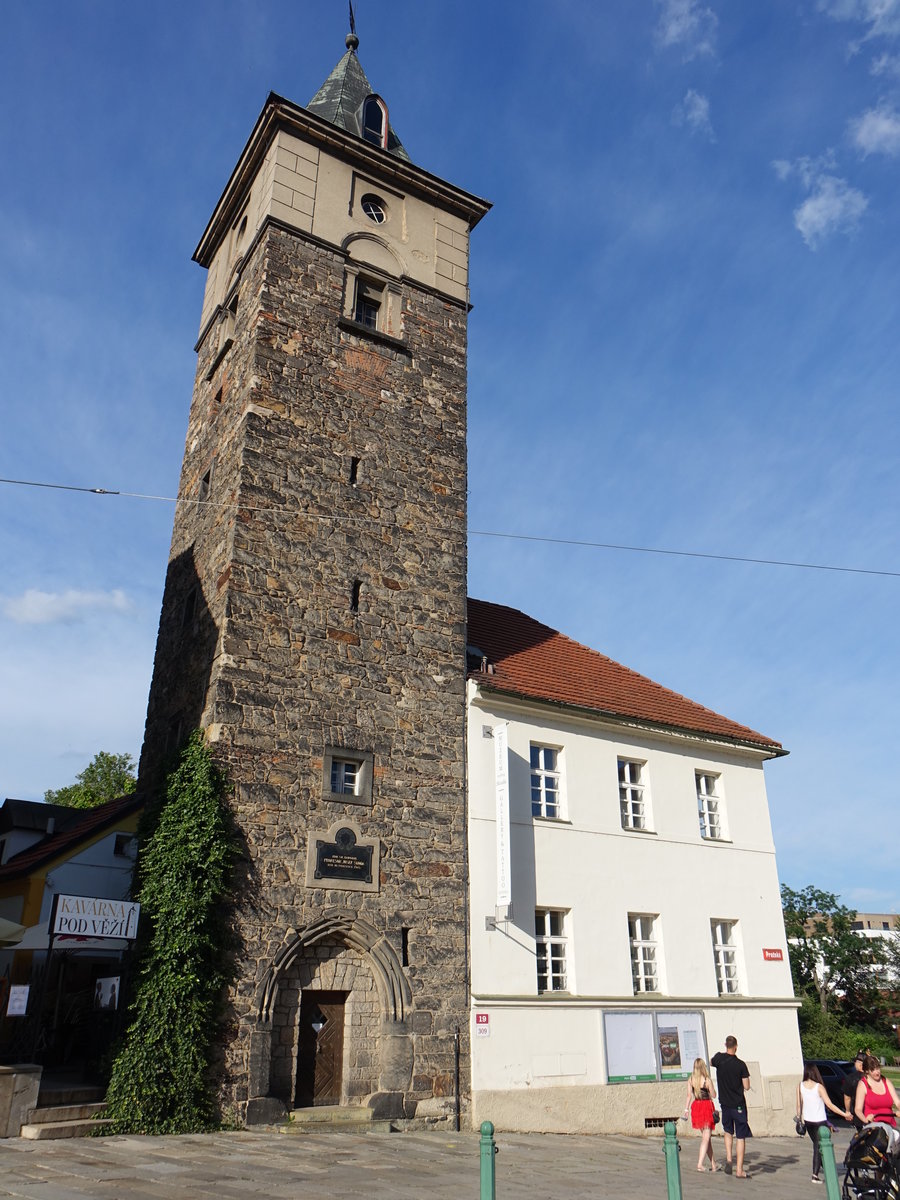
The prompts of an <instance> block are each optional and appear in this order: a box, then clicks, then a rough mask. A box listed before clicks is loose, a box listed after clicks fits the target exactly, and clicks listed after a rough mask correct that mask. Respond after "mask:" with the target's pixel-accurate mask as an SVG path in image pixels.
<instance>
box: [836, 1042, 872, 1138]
mask: <svg viewBox="0 0 900 1200" xmlns="http://www.w3.org/2000/svg"><path fill="white" fill-rule="evenodd" d="M865 1056H866V1052H865V1050H860V1052H859V1054H857V1056H856V1058H855V1059H854V1060H853V1070H851V1071H848V1072H847V1074H846V1075H845V1076H844V1079H843V1082H842V1083H841V1091H842V1092H843V1093H844V1115H845V1117H846V1118H847V1120H848V1121H852V1122H853V1124H854V1126H855V1127H856V1132H857V1133H859V1131H860V1130H861V1129H862V1121H861V1120H860V1119H859V1117H858V1116H857V1115H856V1089H857V1088H858V1087H859V1081H860V1080H861V1079H862V1077H863V1059H864V1058H865Z"/></svg>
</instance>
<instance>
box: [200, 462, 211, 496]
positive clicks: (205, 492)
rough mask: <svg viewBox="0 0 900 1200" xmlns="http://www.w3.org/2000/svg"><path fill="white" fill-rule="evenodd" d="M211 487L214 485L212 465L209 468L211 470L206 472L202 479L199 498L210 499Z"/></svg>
mask: <svg viewBox="0 0 900 1200" xmlns="http://www.w3.org/2000/svg"><path fill="white" fill-rule="evenodd" d="M211 487H212V467H210V468H209V470H208V471H207V472H206V474H205V475H204V476H203V478H202V479H201V480H200V489H199V491H198V494H197V495H198V499H199V500H208V499H209V493H210V489H211Z"/></svg>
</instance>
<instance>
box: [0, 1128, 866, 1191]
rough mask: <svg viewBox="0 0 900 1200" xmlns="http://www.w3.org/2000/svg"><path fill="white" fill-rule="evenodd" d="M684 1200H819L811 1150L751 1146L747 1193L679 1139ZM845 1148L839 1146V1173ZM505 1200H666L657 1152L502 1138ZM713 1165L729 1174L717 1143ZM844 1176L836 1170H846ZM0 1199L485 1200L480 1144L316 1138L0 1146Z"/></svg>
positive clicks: (636, 1141)
mask: <svg viewBox="0 0 900 1200" xmlns="http://www.w3.org/2000/svg"><path fill="white" fill-rule="evenodd" d="M679 1136H680V1138H681V1146H682V1151H681V1170H682V1180H683V1195H684V1200H721V1198H722V1197H728V1198H729V1200H734V1197H735V1193H738V1194H739V1195H741V1194H743V1193H745V1192H749V1193H750V1194H751V1195H759V1194H761V1193H762V1194H765V1195H767V1196H771V1197H777V1198H778V1200H800V1198H801V1197H804V1198H807V1200H809V1198H810V1197H812V1198H813V1200H815V1197H820V1198H821V1200H825V1187H824V1185H822V1186H819V1187H817V1186H816V1185H815V1184H813V1183H811V1182H810V1162H811V1153H812V1150H811V1145H810V1142H809V1139H808V1138H803V1139H802V1140H801V1139H800V1138H754V1139H753V1140H752V1141H751V1142H748V1143H747V1148H748V1153H747V1163H746V1165H747V1169H748V1171H750V1172H751V1175H752V1178H751V1179H749V1180H746V1181H742V1180H739V1179H737V1178H735V1177H734V1176H726V1175H724V1174H723V1173H721V1172H720V1173H718V1174H716V1175H709V1174H706V1175H700V1174H698V1173H697V1170H696V1165H697V1158H696V1154H697V1142H696V1141H695V1140H694V1138H693V1137H692V1136H690V1135H685V1134H684V1133H681V1134H680V1135H679ZM848 1140H849V1138H848V1135H847V1133H846V1132H845V1131H843V1130H841V1131H839V1132H838V1133H837V1134H836V1137H835V1144H836V1158H837V1161H838V1164H840V1163H841V1161H842V1159H843V1156H844V1151H845V1149H846V1146H847V1142H848ZM497 1144H498V1146H499V1148H500V1153H499V1154H498V1156H497V1200H526V1198H527V1200H581V1198H582V1197H583V1198H585V1200H587V1198H588V1197H591V1198H598V1197H610V1200H612V1198H613V1197H615V1198H616V1200H620V1198H621V1200H653V1198H655V1197H659V1198H660V1200H666V1195H667V1193H666V1173H665V1159H664V1156H663V1152H662V1140H661V1138H652V1139H651V1138H631V1137H619V1136H608V1137H580V1136H572V1137H561V1136H559V1135H552V1134H498V1135H497ZM715 1152H716V1157H717V1159H718V1160H720V1161H724V1149H723V1143H722V1139H721V1137H718V1138H716V1139H715ZM839 1169H840V1167H839ZM0 1196H3V1197H5V1196H16V1197H22V1196H27V1197H32V1198H33V1200H83V1198H84V1197H86V1196H89V1197H102V1198H103V1200H119V1198H121V1200H161V1198H163V1197H166V1198H168V1197H182V1196H185V1197H187V1196H189V1197H191V1198H192V1200H193V1198H194V1197H196V1198H199V1200H202V1198H204V1197H216V1198H217V1200H231V1198H232V1197H245V1196H246V1197H256V1196H264V1197H266V1198H267V1200H281V1198H282V1197H284V1198H285V1200H287V1198H288V1197H289V1198H290V1200H351V1198H352V1200H445V1198H446V1200H451V1198H452V1200H478V1198H479V1142H478V1135H477V1134H473V1133H463V1134H454V1133H449V1134H448V1133H394V1134H377V1133H369V1134H354V1133H327V1134H322V1133H317V1134H296V1135H285V1134H281V1133H278V1132H277V1131H273V1130H265V1131H256V1130H253V1131H250V1130H245V1131H241V1132H236V1133H218V1134H210V1135H192V1136H188V1137H157V1138H149V1137H109V1138H84V1139H80V1140H77V1141H76V1140H73V1141H60V1142H30V1141H24V1140H21V1139H18V1138H10V1139H6V1140H0Z"/></svg>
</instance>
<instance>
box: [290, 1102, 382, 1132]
mask: <svg viewBox="0 0 900 1200" xmlns="http://www.w3.org/2000/svg"><path fill="white" fill-rule="evenodd" d="M280 1129H281V1132H282V1133H391V1132H392V1128H391V1123H390V1121H387V1120H376V1119H374V1118H373V1114H372V1110H371V1108H363V1107H362V1106H361V1105H355V1106H352V1107H351V1106H348V1105H342V1104H321V1105H318V1106H317V1107H316V1108H295V1109H294V1110H293V1112H291V1114H290V1116H289V1118H288V1122H287V1124H286V1125H282V1126H280Z"/></svg>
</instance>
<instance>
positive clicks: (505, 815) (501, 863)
mask: <svg viewBox="0 0 900 1200" xmlns="http://www.w3.org/2000/svg"><path fill="white" fill-rule="evenodd" d="M494 774H495V780H496V788H497V907H498V908H502V907H504V906H505V905H509V904H511V903H512V878H511V872H510V863H509V734H508V729H507V726H506V724H505V723H504V724H503V725H495V726H494Z"/></svg>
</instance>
